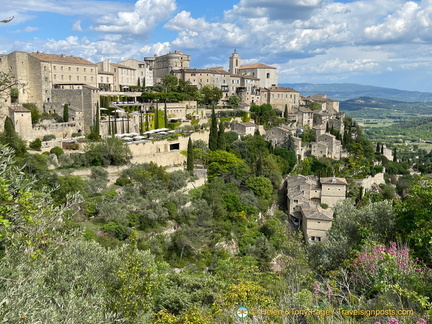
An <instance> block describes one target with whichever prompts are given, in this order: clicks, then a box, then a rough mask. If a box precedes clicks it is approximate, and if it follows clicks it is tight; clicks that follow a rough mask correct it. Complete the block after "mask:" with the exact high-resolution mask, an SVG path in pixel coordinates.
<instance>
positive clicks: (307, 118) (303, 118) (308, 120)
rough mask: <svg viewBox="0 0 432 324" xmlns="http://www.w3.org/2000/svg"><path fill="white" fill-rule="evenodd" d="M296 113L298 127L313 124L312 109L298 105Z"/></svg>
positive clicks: (310, 126)
mask: <svg viewBox="0 0 432 324" xmlns="http://www.w3.org/2000/svg"><path fill="white" fill-rule="evenodd" d="M296 112H297V115H298V124H299V126H300V127H302V126H305V125H308V126H309V128H312V127H313V126H314V122H313V115H314V113H313V111H312V110H310V109H309V108H306V107H300V108H298V109H297V110H296Z"/></svg>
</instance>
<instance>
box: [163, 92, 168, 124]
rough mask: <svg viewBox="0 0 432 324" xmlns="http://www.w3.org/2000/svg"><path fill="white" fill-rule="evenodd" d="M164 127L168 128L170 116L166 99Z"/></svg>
mask: <svg viewBox="0 0 432 324" xmlns="http://www.w3.org/2000/svg"><path fill="white" fill-rule="evenodd" d="M164 124H165V125H164V127H167V126H168V114H167V104H166V98H165V108H164Z"/></svg>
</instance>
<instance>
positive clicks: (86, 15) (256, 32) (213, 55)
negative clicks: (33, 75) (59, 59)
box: [0, 0, 432, 92]
mask: <svg viewBox="0 0 432 324" xmlns="http://www.w3.org/2000/svg"><path fill="white" fill-rule="evenodd" d="M2 2H3V1H2ZM18 8H19V9H18ZM11 16H14V17H15V18H14V19H13V20H12V21H11V22H10V23H7V24H0V53H10V52H12V51H15V50H21V51H28V52H32V51H42V52H46V53H54V54H68V55H75V56H81V57H84V58H86V59H89V60H91V61H93V62H99V61H101V60H102V59H106V58H109V59H111V60H112V61H113V62H118V61H121V60H124V59H128V58H135V59H143V57H145V56H153V55H154V54H155V53H156V54H158V55H162V54H166V53H168V52H169V51H173V50H181V51H183V52H185V53H187V54H189V55H191V57H192V60H191V67H197V68H204V67H210V66H225V67H227V65H228V58H229V56H230V55H231V53H232V52H233V50H234V49H237V51H238V53H239V55H240V56H241V58H242V63H243V64H249V63H254V62H261V63H265V64H269V65H273V66H276V67H277V68H278V71H279V81H280V83H297V82H308V83H341V82H351V83H360V84H369V85H376V86H383V87H391V88H398V89H404V90H418V91H430V92H432V83H431V82H430V80H431V77H432V68H431V67H432V64H431V63H432V62H431V61H432V55H431V54H432V0H422V1H406V0H358V1H350V0H339V1H337V0H222V1H211V2H209V1H202V0H117V1H104V0H90V1H86V0H44V1H40V0H19V1H18V0H8V1H4V3H2V13H1V14H0V19H7V18H9V17H11Z"/></svg>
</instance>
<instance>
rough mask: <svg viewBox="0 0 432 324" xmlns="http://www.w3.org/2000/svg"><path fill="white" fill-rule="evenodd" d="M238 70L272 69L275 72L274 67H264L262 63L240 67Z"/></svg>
mask: <svg viewBox="0 0 432 324" xmlns="http://www.w3.org/2000/svg"><path fill="white" fill-rule="evenodd" d="M239 69H240V70H242V69H274V70H276V68H275V67H274V66H270V65H265V64H262V63H255V64H247V65H241V66H240V68H239Z"/></svg>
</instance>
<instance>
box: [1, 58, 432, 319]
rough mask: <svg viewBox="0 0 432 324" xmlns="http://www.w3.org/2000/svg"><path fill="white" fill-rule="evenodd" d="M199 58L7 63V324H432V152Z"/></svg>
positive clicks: (325, 101) (262, 68) (269, 79)
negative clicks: (376, 136) (372, 135)
mask: <svg viewBox="0 0 432 324" xmlns="http://www.w3.org/2000/svg"><path fill="white" fill-rule="evenodd" d="M190 62H191V57H190V56H189V55H187V54H185V53H183V52H180V51H174V52H170V53H168V54H165V55H160V56H158V55H155V56H154V57H147V58H144V59H143V60H142V61H139V60H132V59H131V60H125V61H122V62H118V63H113V62H111V61H110V60H104V61H102V62H98V63H92V62H90V61H88V60H85V59H83V58H81V57H74V56H67V55H57V54H46V53H40V52H36V53H26V52H18V51H17V52H12V53H10V54H6V55H0V77H1V79H0V81H1V82H0V97H1V98H0V122H2V123H3V124H4V131H2V132H0V150H1V152H2V154H0V188H1V190H0V287H1V289H0V300H1V301H2V307H1V308H0V320H2V321H3V322H11V323H12V322H13V323H15V322H29V323H30V322H32V323H33V322H41V323H98V324H99V323H114V322H118V323H153V324H166V323H174V324H181V323H191V324H210V323H221V324H222V323H223V324H226V323H240V321H241V322H242V323H293V324H295V323H298V324H300V323H312V324H313V323H324V322H325V323H330V322H331V323H348V322H349V323H358V324H366V323H370V322H371V321H374V322H375V323H380V324H381V323H386V324H395V323H399V322H398V319H401V323H418V324H426V323H427V321H429V320H430V312H431V309H432V304H431V303H430V301H429V300H430V298H431V296H432V291H431V287H432V273H431V270H430V266H431V265H432V254H431V252H430V251H431V245H430V233H431V231H432V229H431V224H432V222H431V218H430V217H431V216H430V215H431V213H430V197H431V194H430V193H431V190H432V184H431V182H430V180H427V179H426V178H424V177H423V178H421V177H420V172H424V171H421V170H430V168H432V167H431V165H432V156H431V154H428V153H427V152H425V153H424V154H423V156H422V157H420V154H418V156H411V157H409V158H406V157H404V156H402V155H400V156H399V152H398V151H397V150H396V149H395V148H393V150H389V149H387V147H386V146H385V145H384V144H382V143H375V144H372V142H371V141H370V140H369V139H367V138H366V137H365V136H364V135H363V132H362V129H361V127H360V126H359V125H358V124H357V123H356V122H355V121H354V120H352V119H351V118H349V117H346V116H345V114H344V113H343V112H340V111H339V102H338V101H337V100H332V99H330V98H327V96H326V95H325V94H315V95H312V96H308V97H305V96H302V95H301V93H299V92H298V91H296V90H295V89H291V88H287V87H282V86H279V80H278V70H277V68H276V67H273V66H269V65H266V64H263V63H254V64H247V65H244V64H242V60H241V57H240V55H239V53H237V51H236V50H235V51H234V52H233V53H232V54H231V57H229V59H228V60H227V63H228V69H225V68H224V67H220V66H219V67H211V68H206V69H195V68H191V67H190ZM412 153H413V154H415V153H416V152H412ZM420 158H422V159H423V160H421V159H420ZM422 168H423V169H422ZM395 242H398V243H395ZM406 246H409V249H408V248H407V247H406ZM248 309H249V311H250V313H249V314H246V315H247V316H248V317H247V318H240V317H239V316H238V315H239V314H240V315H242V316H243V315H245V311H246V312H247V311H248ZM384 309H385V310H386V311H385V312H386V313H382V312H381V311H383V310H384ZM282 310H284V312H283V313H282ZM240 311H241V313H240ZM364 312H368V313H367V314H366V313H364ZM322 314H325V316H323V315H322ZM402 319H403V320H404V321H403V322H402ZM426 320H427V321H426Z"/></svg>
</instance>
